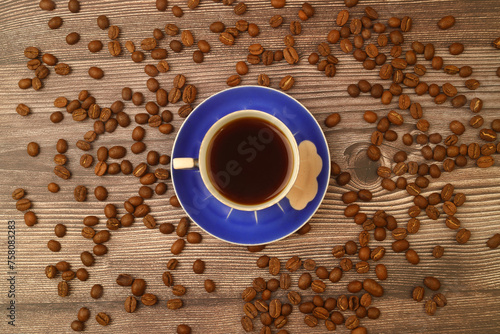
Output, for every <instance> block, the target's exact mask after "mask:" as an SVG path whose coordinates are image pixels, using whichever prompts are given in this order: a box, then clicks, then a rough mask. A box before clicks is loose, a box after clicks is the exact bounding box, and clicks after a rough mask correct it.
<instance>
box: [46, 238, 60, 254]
mask: <svg viewBox="0 0 500 334" xmlns="http://www.w3.org/2000/svg"><path fill="white" fill-rule="evenodd" d="M47 247H48V249H50V250H51V251H52V252H59V251H60V250H61V243H60V242H59V241H57V240H49V242H48V243H47Z"/></svg>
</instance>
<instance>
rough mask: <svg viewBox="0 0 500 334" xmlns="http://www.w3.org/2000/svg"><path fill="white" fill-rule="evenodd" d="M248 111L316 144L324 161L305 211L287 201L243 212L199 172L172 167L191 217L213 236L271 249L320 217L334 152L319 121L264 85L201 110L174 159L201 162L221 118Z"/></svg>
mask: <svg viewBox="0 0 500 334" xmlns="http://www.w3.org/2000/svg"><path fill="white" fill-rule="evenodd" d="M243 109H256V110H261V111H263V112H266V113H269V114H271V115H274V116H275V117H277V118H278V119H280V120H281V121H282V122H283V123H284V124H285V125H286V126H287V127H288V128H289V129H290V131H291V132H292V133H293V134H294V136H295V139H296V140H297V144H300V143H301V142H302V141H304V140H310V141H312V142H313V143H314V144H315V146H316V149H317V151H318V154H319V155H320V156H321V159H322V160H323V167H322V170H321V173H320V174H319V176H318V178H317V181H318V193H317V194H316V197H315V198H314V199H313V200H312V201H311V202H309V204H307V206H306V207H305V208H304V209H303V210H300V211H297V210H295V209H293V208H292V207H291V206H290V203H289V201H288V199H287V198H286V197H285V198H284V199H282V200H281V201H280V202H279V203H278V205H274V206H272V207H269V208H267V209H264V210H260V211H256V212H250V211H238V210H234V209H231V208H230V207H228V206H226V205H224V204H222V203H221V202H219V201H218V200H217V199H215V198H214V197H213V196H212V194H210V192H209V191H208V189H207V188H206V187H205V185H204V184H203V181H202V179H201V176H200V172H199V171H198V170H175V169H173V168H171V172H172V183H173V185H174V189H175V193H176V194H177V198H178V199H179V202H180V203H181V205H182V207H183V208H184V210H185V211H186V213H187V214H188V215H189V217H190V218H191V219H192V220H193V221H194V222H196V223H197V224H198V225H199V226H200V227H201V228H202V229H203V230H205V231H206V232H207V233H209V234H211V235H213V236H215V237H216V238H219V239H221V240H224V241H227V242H231V243H235V244H240V245H259V244H267V243H270V242H273V241H276V240H279V239H282V238H284V237H286V236H288V235H290V234H291V233H293V232H295V231H297V230H298V229H299V228H301V227H302V226H303V225H304V224H305V223H306V222H307V221H308V220H309V219H310V218H311V217H312V215H313V214H314V213H315V212H316V210H317V209H318V207H319V206H320V204H321V201H322V200H323V197H324V196H325V193H326V190H327V187H328V182H329V178H330V153H329V150H328V145H327V142H326V139H325V136H324V135H323V131H322V130H321V128H320V126H319V124H318V123H317V122H316V119H315V118H314V117H313V116H312V115H311V113H309V111H308V110H307V109H306V108H305V107H304V106H303V105H302V104H300V103H299V102H298V101H297V100H295V99H294V98H292V97H290V96H288V95H287V94H285V93H282V92H280V91H278V90H275V89H272V88H267V87H261V86H242V87H235V88H230V89H226V90H224V91H222V92H219V93H217V94H215V95H212V96H211V97H209V98H208V99H206V100H205V101H203V102H202V103H201V104H200V105H198V106H197V107H196V108H195V109H194V110H193V111H192V112H191V114H190V115H189V116H188V117H187V118H186V120H185V121H184V123H183V124H182V126H181V128H180V129H179V132H178V133H177V137H176V139H175V141H174V146H173V149H172V159H174V158H181V157H191V158H197V157H198V153H199V150H200V146H201V141H202V140H203V137H204V136H205V133H206V132H207V131H208V129H209V128H210V127H211V126H212V125H213V124H214V123H215V122H216V121H217V120H219V119H220V118H222V117H224V116H225V115H227V114H230V113H232V112H235V111H238V110H243Z"/></svg>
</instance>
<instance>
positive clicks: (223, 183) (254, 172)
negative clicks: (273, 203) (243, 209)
mask: <svg viewBox="0 0 500 334" xmlns="http://www.w3.org/2000/svg"><path fill="white" fill-rule="evenodd" d="M292 163H293V158H292V152H291V148H290V145H289V142H288V139H287V138H286V137H285V135H284V134H283V133H282V132H281V131H280V130H279V129H277V128H276V127H275V126H274V125H272V124H271V123H269V122H267V121H265V120H262V119H260V118H256V117H245V118H240V119H237V120H234V121H232V122H230V123H228V124H226V125H225V126H224V127H223V128H222V129H220V130H219V132H218V133H217V134H215V136H214V138H213V139H212V142H211V143H210V145H209V148H208V152H207V166H208V175H209V177H210V180H211V182H212V184H213V185H214V187H215V188H216V189H217V190H218V191H219V192H220V193H221V194H222V195H223V196H224V197H226V198H228V199H229V200H231V201H233V202H236V203H239V204H245V205H256V204H260V203H263V202H266V201H268V200H270V199H272V198H273V197H274V196H276V195H277V194H279V193H280V192H281V190H283V188H284V187H286V185H287V182H288V180H289V178H290V174H291V172H292Z"/></svg>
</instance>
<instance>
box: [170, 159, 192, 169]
mask: <svg viewBox="0 0 500 334" xmlns="http://www.w3.org/2000/svg"><path fill="white" fill-rule="evenodd" d="M172 167H173V168H174V169H197V168H198V159H193V158H175V159H173V161H172Z"/></svg>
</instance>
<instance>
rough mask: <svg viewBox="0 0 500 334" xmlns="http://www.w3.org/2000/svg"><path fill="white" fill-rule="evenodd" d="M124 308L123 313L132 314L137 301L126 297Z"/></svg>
mask: <svg viewBox="0 0 500 334" xmlns="http://www.w3.org/2000/svg"><path fill="white" fill-rule="evenodd" d="M124 307H125V312H127V313H134V312H135V310H136V308H137V299H136V298H135V297H134V296H128V297H127V299H125V304H124Z"/></svg>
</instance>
